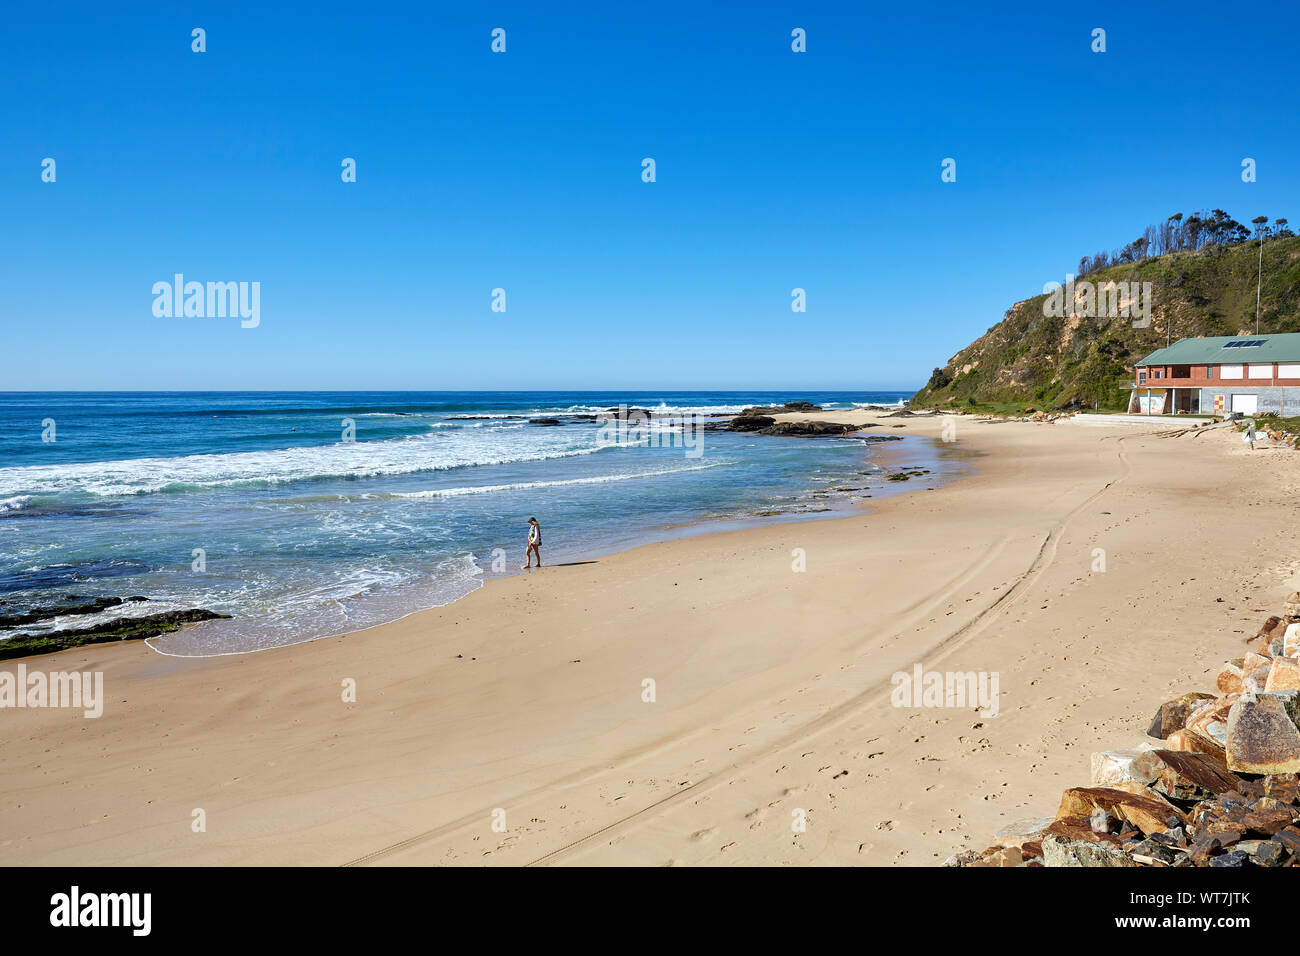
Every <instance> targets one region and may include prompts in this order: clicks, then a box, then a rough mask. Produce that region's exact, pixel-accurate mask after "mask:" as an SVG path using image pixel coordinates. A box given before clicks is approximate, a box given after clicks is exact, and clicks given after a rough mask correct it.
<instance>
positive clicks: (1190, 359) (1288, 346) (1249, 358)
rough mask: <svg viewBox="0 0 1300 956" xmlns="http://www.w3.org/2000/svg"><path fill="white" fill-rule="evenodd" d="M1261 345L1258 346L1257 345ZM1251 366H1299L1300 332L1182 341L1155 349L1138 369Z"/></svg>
mask: <svg viewBox="0 0 1300 956" xmlns="http://www.w3.org/2000/svg"><path fill="white" fill-rule="evenodd" d="M1255 343H1258V344H1255ZM1252 362H1261V363H1263V362H1300V332H1278V333H1276V334H1274V335H1264V334H1260V335H1216V336H1210V337H1207V338H1202V339H1179V340H1178V341H1177V342H1175V343H1174V344H1173V345H1170V346H1169V347H1168V348H1163V349H1156V350H1155V351H1154V352H1152V353H1151V354H1150V355H1148V356H1147V357H1146V358H1144V359H1143V360H1142V361H1140V362H1138V363H1137V366H1136V367H1137V368H1141V367H1143V366H1145V365H1220V364H1226V365H1242V364H1250V363H1252Z"/></svg>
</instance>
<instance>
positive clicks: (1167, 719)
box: [1147, 693, 1214, 740]
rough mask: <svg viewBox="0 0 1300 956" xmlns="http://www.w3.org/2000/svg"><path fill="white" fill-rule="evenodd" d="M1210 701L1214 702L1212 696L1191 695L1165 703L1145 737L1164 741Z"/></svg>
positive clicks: (1157, 712)
mask: <svg viewBox="0 0 1300 956" xmlns="http://www.w3.org/2000/svg"><path fill="white" fill-rule="evenodd" d="M1212 700H1214V695H1213V694H1201V693H1191V694H1183V696H1182V697H1175V698H1174V699H1173V700H1167V701H1165V702H1164V703H1163V704H1161V705H1160V709H1159V710H1157V711H1156V715H1155V717H1154V718H1153V719H1152V721H1151V726H1150V727H1148V728H1147V735H1148V736H1150V737H1159V738H1160V739H1161V740H1164V739H1165V738H1166V737H1168V736H1169V735H1170V734H1172V733H1173V732H1174V731H1175V730H1182V729H1183V728H1184V727H1185V726H1187V718H1188V717H1189V716H1191V714H1192V713H1193V712H1194V711H1195V710H1196V709H1197V708H1198V707H1200V706H1202V705H1203V704H1206V703H1208V702H1210V701H1212Z"/></svg>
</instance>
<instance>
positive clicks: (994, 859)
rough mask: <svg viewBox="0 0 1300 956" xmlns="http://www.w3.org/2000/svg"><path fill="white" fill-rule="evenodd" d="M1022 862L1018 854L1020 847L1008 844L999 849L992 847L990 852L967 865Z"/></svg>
mask: <svg viewBox="0 0 1300 956" xmlns="http://www.w3.org/2000/svg"><path fill="white" fill-rule="evenodd" d="M1022 862H1024V860H1023V857H1021V855H1020V847H1018V846H1008V847H1002V848H1001V849H998V848H994V849H993V852H992V853H986V854H985V855H984V856H983V857H982V858H981V859H980V860H978V861H976V862H974V863H971V864H968V865H969V866H1019V865H1020V864H1021V863H1022Z"/></svg>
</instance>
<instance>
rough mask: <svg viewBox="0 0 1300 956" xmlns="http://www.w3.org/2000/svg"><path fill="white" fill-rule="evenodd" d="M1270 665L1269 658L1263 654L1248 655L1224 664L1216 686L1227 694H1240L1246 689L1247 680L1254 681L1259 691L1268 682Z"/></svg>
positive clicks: (1216, 680)
mask: <svg viewBox="0 0 1300 956" xmlns="http://www.w3.org/2000/svg"><path fill="white" fill-rule="evenodd" d="M1268 665H1269V658H1267V657H1264V656H1263V655H1261V654H1255V653H1250V654H1247V655H1246V656H1245V657H1239V658H1237V659H1236V660H1234V661H1228V663H1226V664H1224V665H1223V669H1222V670H1221V671H1219V676H1218V677H1217V678H1216V679H1215V684H1216V685H1217V686H1218V688H1219V690H1221V691H1223V692H1224V693H1225V694H1240V693H1241V692H1242V691H1244V690H1245V689H1246V681H1247V680H1254V681H1255V685H1256V689H1258V688H1260V687H1263V686H1264V681H1266V680H1268Z"/></svg>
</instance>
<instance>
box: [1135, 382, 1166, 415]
mask: <svg viewBox="0 0 1300 956" xmlns="http://www.w3.org/2000/svg"><path fill="white" fill-rule="evenodd" d="M1138 411H1139V412H1141V413H1142V414H1143V415H1163V414H1164V413H1165V390H1164V389H1163V388H1153V389H1150V394H1147V392H1141V393H1140V394H1139V395H1138Z"/></svg>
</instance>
